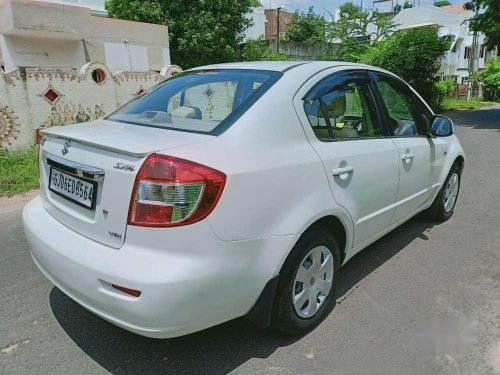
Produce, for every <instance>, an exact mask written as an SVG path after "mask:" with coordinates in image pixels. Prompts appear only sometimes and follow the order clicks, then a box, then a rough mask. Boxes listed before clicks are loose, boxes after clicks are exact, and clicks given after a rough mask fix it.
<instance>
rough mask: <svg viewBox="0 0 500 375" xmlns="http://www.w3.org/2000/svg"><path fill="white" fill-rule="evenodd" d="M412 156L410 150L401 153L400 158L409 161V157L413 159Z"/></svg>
mask: <svg viewBox="0 0 500 375" xmlns="http://www.w3.org/2000/svg"><path fill="white" fill-rule="evenodd" d="M413 156H414V155H413V154H412V153H411V152H409V153H407V154H403V155H401V160H403V161H404V162H407V163H409V162H410V161H411V159H413Z"/></svg>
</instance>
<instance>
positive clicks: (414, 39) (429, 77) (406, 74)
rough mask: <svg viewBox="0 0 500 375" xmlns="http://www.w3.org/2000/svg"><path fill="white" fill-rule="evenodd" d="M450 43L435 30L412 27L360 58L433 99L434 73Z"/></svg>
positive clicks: (426, 97)
mask: <svg viewBox="0 0 500 375" xmlns="http://www.w3.org/2000/svg"><path fill="white" fill-rule="evenodd" d="M449 46H450V38H449V37H439V36H438V35H437V32H436V31H435V30H429V29H411V30H408V31H405V32H398V33H395V34H394V35H392V36H391V37H390V38H389V39H387V40H385V41H383V42H381V43H379V44H378V45H376V46H374V47H372V48H370V49H369V50H368V51H367V52H366V53H365V54H364V55H363V56H361V59H360V61H361V62H363V63H365V64H369V65H374V66H378V67H381V68H384V69H387V70H389V71H391V72H393V73H395V74H397V75H398V76H400V77H401V78H403V79H404V80H405V81H406V82H408V83H409V84H410V85H412V86H413V87H414V88H415V89H416V90H417V91H418V92H419V93H420V95H422V96H423V97H424V98H425V99H426V100H428V101H429V102H430V101H431V99H432V94H433V86H434V81H435V76H436V74H437V72H438V71H439V68H440V66H441V59H442V58H443V56H444V55H445V53H446V52H447V51H448V49H449Z"/></svg>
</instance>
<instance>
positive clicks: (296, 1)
mask: <svg viewBox="0 0 500 375" xmlns="http://www.w3.org/2000/svg"><path fill="white" fill-rule="evenodd" d="M361 1H363V8H365V7H369V8H371V7H372V6H373V0H352V2H353V3H355V4H357V5H360V4H361ZM393 1H394V4H396V0H393ZM398 1H399V4H403V3H404V0H398ZM415 1H417V2H418V1H420V2H421V4H424V3H425V4H429V3H430V4H432V3H433V0H415ZM260 2H261V4H262V6H264V7H265V8H276V7H279V6H284V7H285V9H286V10H287V11H289V12H294V11H295V10H300V11H304V12H307V10H308V9H309V7H310V6H313V7H314V11H315V13H318V14H323V13H326V11H325V9H326V10H328V11H329V12H331V13H334V11H335V9H337V8H338V7H339V6H340V5H341V4H343V3H345V2H347V0H260ZM408 2H409V3H412V2H413V0H408ZM450 2H451V3H452V4H457V3H464V2H465V0H450ZM387 4H388V6H389V7H390V4H391V1H388V3H387Z"/></svg>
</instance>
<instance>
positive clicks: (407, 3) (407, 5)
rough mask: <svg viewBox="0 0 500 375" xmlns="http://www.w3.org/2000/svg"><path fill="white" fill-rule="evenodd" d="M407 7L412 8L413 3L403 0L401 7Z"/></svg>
mask: <svg viewBox="0 0 500 375" xmlns="http://www.w3.org/2000/svg"><path fill="white" fill-rule="evenodd" d="M408 8H413V5H412V4H410V3H409V2H408V1H405V3H404V4H403V9H408Z"/></svg>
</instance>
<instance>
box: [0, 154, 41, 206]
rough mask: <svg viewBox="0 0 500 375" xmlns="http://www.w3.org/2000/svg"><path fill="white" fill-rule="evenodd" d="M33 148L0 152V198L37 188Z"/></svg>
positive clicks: (36, 166)
mask: <svg viewBox="0 0 500 375" xmlns="http://www.w3.org/2000/svg"><path fill="white" fill-rule="evenodd" d="M37 163H38V157H37V153H36V150H35V147H30V148H28V149H25V150H16V151H7V150H0V197H2V196H8V197H10V196H12V195H15V194H19V193H24V192H26V191H28V190H31V189H36V188H38V187H39V182H38V164H37Z"/></svg>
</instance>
